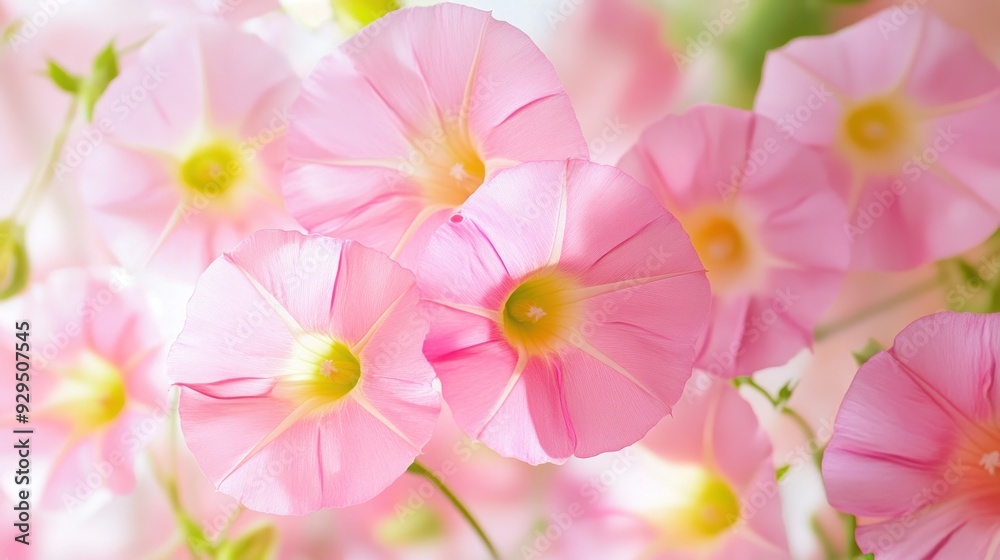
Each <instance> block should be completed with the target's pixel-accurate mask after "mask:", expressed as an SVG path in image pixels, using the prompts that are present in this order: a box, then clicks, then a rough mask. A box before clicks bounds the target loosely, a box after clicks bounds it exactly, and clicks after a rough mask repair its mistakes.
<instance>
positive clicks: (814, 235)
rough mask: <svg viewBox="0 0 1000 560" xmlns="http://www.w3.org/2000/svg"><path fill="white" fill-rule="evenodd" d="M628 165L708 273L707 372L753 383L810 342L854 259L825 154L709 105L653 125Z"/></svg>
mask: <svg viewBox="0 0 1000 560" xmlns="http://www.w3.org/2000/svg"><path fill="white" fill-rule="evenodd" d="M619 166H620V167H621V168H622V170H623V171H625V172H627V173H629V174H631V175H632V176H633V177H635V178H636V180H638V181H639V182H640V183H642V184H643V185H646V186H647V187H649V188H650V190H651V191H652V192H653V193H654V194H655V195H656V197H657V199H658V200H659V201H660V204H662V205H663V207H664V208H666V209H667V210H669V211H670V212H671V213H672V214H674V215H675V216H677V218H678V219H679V220H680V221H681V224H683V225H684V228H685V230H686V231H687V233H688V235H690V236H691V241H692V243H693V244H694V248H695V250H696V251H697V252H698V256H699V257H700V258H701V262H702V263H703V264H704V265H705V268H706V269H707V270H708V279H709V281H710V282H711V285H712V293H713V296H714V297H713V305H712V319H711V320H710V322H709V325H708V328H707V330H706V332H705V334H704V335H703V336H702V339H701V342H700V344H699V352H698V358H697V361H696V364H697V366H698V367H699V368H702V369H705V370H707V371H708V372H709V373H712V374H713V375H722V376H726V377H735V376H741V375H751V374H753V373H754V372H756V371H758V370H760V369H763V368H766V367H771V366H778V365H782V364H784V363H785V362H787V361H788V360H789V359H791V358H792V357H793V356H794V355H795V354H796V353H798V352H799V351H800V350H802V349H803V348H809V347H811V346H812V338H813V328H814V327H815V325H816V321H817V320H818V319H819V317H820V315H821V314H822V313H823V311H824V310H825V309H826V308H827V306H829V304H830V303H832V302H833V299H834V298H835V297H836V295H837V291H838V290H839V288H840V284H841V280H842V278H843V271H844V270H845V269H846V268H847V262H848V247H847V240H846V238H845V237H844V236H843V227H844V225H845V223H846V220H847V216H846V211H845V210H844V204H843V202H841V201H840V199H839V198H838V197H837V194H836V192H835V191H834V190H833V189H832V187H831V186H830V184H829V182H828V180H827V177H826V173H825V170H824V167H823V162H822V160H821V159H820V158H819V157H817V156H816V155H814V154H813V153H812V152H811V151H810V150H808V149H806V148H805V147H804V146H802V145H801V144H799V143H798V142H796V141H795V140H792V139H788V138H786V137H785V135H784V134H783V133H782V131H781V130H779V129H778V128H777V126H775V124H774V123H773V122H771V121H769V120H768V119H764V118H760V117H757V116H756V115H754V114H753V113H750V112H748V111H742V110H739V109H733V108H729V107H721V106H707V105H706V106H700V107H696V108H694V109H691V110H690V111H689V112H687V113H685V114H684V115H681V116H674V117H667V118H666V119H664V120H662V121H660V122H658V123H656V124H655V125H653V126H652V127H650V128H649V129H647V130H646V131H645V132H644V133H643V135H642V137H641V139H640V141H639V143H638V144H637V145H636V146H635V147H634V148H632V150H630V151H629V152H628V153H627V154H626V155H625V156H624V157H623V158H622V161H621V162H620V163H619Z"/></svg>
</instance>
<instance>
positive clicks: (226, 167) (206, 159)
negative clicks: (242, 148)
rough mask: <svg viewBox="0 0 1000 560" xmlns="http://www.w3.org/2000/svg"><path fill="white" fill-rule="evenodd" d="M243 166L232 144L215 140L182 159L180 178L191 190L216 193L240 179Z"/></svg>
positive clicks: (211, 194)
mask: <svg viewBox="0 0 1000 560" xmlns="http://www.w3.org/2000/svg"><path fill="white" fill-rule="evenodd" d="M243 167H244V164H243V160H242V158H240V155H239V153H238V151H237V149H236V147H235V146H233V145H232V144H230V143H229V142H225V141H214V142H211V143H208V144H205V145H203V146H201V147H199V148H197V149H195V150H194V151H193V152H191V154H190V155H188V156H187V158H186V159H185V160H184V161H183V162H182V163H181V180H182V181H183V183H184V186H186V187H187V188H188V189H189V190H190V191H191V193H192V194H200V195H205V196H209V197H219V196H223V195H225V194H226V193H227V192H229V190H230V187H232V186H233V185H234V184H235V183H236V182H237V181H239V180H240V178H241V177H242V176H243V173H244V169H243Z"/></svg>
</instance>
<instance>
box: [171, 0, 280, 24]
mask: <svg viewBox="0 0 1000 560" xmlns="http://www.w3.org/2000/svg"><path fill="white" fill-rule="evenodd" d="M153 8H154V11H156V13H157V14H159V15H163V16H165V17H167V18H176V19H178V20H181V19H193V18H196V17H198V16H211V17H219V18H223V19H225V20H226V21H229V22H232V23H240V22H242V21H245V20H248V19H250V18H255V17H257V16H261V15H264V14H266V13H268V12H273V11H276V10H278V9H280V8H281V2H279V0H153Z"/></svg>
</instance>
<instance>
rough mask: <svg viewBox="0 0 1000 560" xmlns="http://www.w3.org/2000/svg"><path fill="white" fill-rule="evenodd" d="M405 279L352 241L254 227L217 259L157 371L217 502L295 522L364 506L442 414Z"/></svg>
mask: <svg viewBox="0 0 1000 560" xmlns="http://www.w3.org/2000/svg"><path fill="white" fill-rule="evenodd" d="M417 303H418V294H417V288H416V284H415V282H414V278H413V274H412V273H411V272H410V271H408V270H406V269H404V268H402V267H401V266H399V265H398V264H396V263H395V262H393V261H391V260H390V259H389V258H388V257H386V256H385V255H384V254H382V253H379V252H378V251H375V250H373V249H369V248H367V247H363V246H361V245H358V244H357V243H355V242H351V241H341V240H338V239H332V238H328V237H322V236H318V235H314V236H305V235H302V234H300V233H296V232H283V231H276V230H264V231H260V232H257V233H255V234H254V235H253V236H251V237H250V238H248V239H247V240H246V241H244V242H242V243H241V244H240V245H239V246H238V247H237V248H236V249H234V250H233V251H231V252H229V253H225V254H224V255H223V256H222V257H220V258H219V259H217V260H216V261H215V262H214V263H212V265H211V266H209V268H208V270H206V271H205V273H204V274H203V275H202V277H201V278H200V279H199V281H198V285H197V286H196V288H195V292H194V295H193V296H192V298H191V301H190V303H189V304H188V310H187V322H186V323H185V325H184V329H183V331H182V332H181V334H180V336H179V337H178V339H177V342H176V343H175V344H174V346H173V347H172V348H171V351H170V355H169V356H168V360H167V367H168V374H169V375H170V379H171V381H172V382H173V383H175V384H176V385H179V386H180V387H181V388H182V390H181V400H180V416H181V427H182V429H183V430H184V436H185V440H186V441H187V444H188V447H189V448H190V449H191V451H192V453H193V454H194V456H195V459H196V460H197V461H198V464H199V466H200V467H201V469H202V471H204V473H205V475H206V476H207V477H208V478H209V479H210V480H211V481H212V483H213V484H214V485H215V486H216V488H218V489H219V490H220V491H222V492H224V493H225V494H228V495H230V496H233V497H234V498H236V499H238V500H239V501H240V502H241V503H243V504H244V505H246V506H247V507H248V508H250V509H254V510H257V511H263V512H267V513H277V514H284V515H301V514H304V513H309V512H311V511H315V510H317V509H319V508H323V507H343V506H348V505H353V504H356V503H360V502H363V501H365V500H368V499H370V498H372V497H373V496H375V495H376V494H378V493H379V492H381V491H382V490H384V489H385V488H386V487H387V486H389V484H390V483H392V481H393V480H395V479H396V478H398V477H399V476H400V475H401V474H402V473H403V472H404V471H405V470H406V468H407V467H408V466H409V465H410V464H411V463H412V462H413V459H414V458H415V457H416V456H417V455H418V454H419V453H420V449H421V447H422V446H423V445H424V443H426V442H427V440H428V439H429V438H430V435H431V431H432V430H433V427H434V424H435V421H436V419H437V417H438V411H439V408H438V407H439V404H438V403H439V396H438V393H437V391H436V390H435V389H434V388H433V387H432V385H431V381H432V380H433V379H434V372H433V370H432V369H431V367H430V365H429V364H428V363H427V361H426V359H425V358H424V356H423V354H422V353H421V345H422V343H423V340H424V335H425V333H426V330H427V323H426V321H425V320H424V319H423V318H422V316H421V315H420V314H419V312H418V309H417Z"/></svg>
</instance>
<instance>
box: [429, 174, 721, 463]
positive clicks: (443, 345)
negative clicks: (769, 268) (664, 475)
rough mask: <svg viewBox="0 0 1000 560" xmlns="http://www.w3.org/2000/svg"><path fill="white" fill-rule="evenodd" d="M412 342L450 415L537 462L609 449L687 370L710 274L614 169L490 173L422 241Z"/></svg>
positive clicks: (635, 432)
mask: <svg viewBox="0 0 1000 560" xmlns="http://www.w3.org/2000/svg"><path fill="white" fill-rule="evenodd" d="M419 271H420V272H419V274H418V284H419V285H420V289H421V291H422V293H423V294H424V297H425V298H426V299H427V300H429V301H428V303H427V304H426V305H427V313H428V314H429V316H430V321H431V330H430V333H429V335H428V338H427V342H426V343H425V344H424V352H425V354H426V355H427V357H428V359H429V360H430V362H431V364H432V365H433V366H434V369H435V371H436V372H437V374H438V377H439V378H440V379H441V384H442V389H443V392H444V397H445V399H446V401H447V402H448V404H449V407H450V408H451V410H452V412H453V414H454V417H455V420H456V421H457V423H458V424H459V426H460V427H461V428H462V429H463V430H464V431H465V432H466V433H467V434H469V435H470V436H472V437H473V438H474V439H477V440H480V441H482V442H483V443H485V444H486V445H488V446H489V447H491V448H493V449H494V450H496V451H497V452H499V453H500V454H502V455H504V456H508V457H516V458H518V459H521V460H523V461H526V462H529V463H533V464H537V463H542V462H563V461H565V460H566V459H567V458H569V457H570V456H572V455H576V456H580V457H590V456H593V455H597V454H599V453H603V452H605V451H611V450H616V449H621V448H622V447H624V446H626V445H629V444H631V443H634V442H635V441H636V440H638V439H639V438H641V437H642V436H643V435H644V434H645V433H646V432H647V431H648V430H649V429H650V428H651V427H652V426H653V425H654V424H655V423H656V422H658V421H659V420H660V419H661V418H663V417H664V416H665V415H666V414H668V413H669V412H670V408H671V407H672V406H673V404H674V403H675V402H676V401H677V399H678V398H679V397H680V395H681V392H682V391H683V388H684V382H685V381H686V380H687V379H688V377H689V376H690V375H691V371H692V361H693V358H694V344H695V341H696V339H697V337H698V336H699V334H700V332H701V330H702V329H703V328H704V324H705V320H706V317H707V312H708V305H709V290H708V282H707V280H706V279H705V273H704V270H703V269H702V266H701V263H700V262H699V261H698V257H697V255H696V254H695V252H694V249H693V248H692V247H691V242H690V240H689V239H688V236H687V235H686V234H685V233H684V230H683V228H682V227H681V225H680V223H678V221H677V220H676V219H674V217H673V216H671V215H670V214H669V213H668V212H667V211H666V210H664V209H663V208H661V207H660V206H659V205H658V204H657V203H656V200H655V199H654V198H653V196H652V195H651V194H650V193H649V191H648V190H646V189H645V188H643V187H642V186H641V185H639V184H637V183H636V182H635V181H634V180H632V179H631V178H629V177H628V176H627V175H625V174H624V173H622V172H621V171H619V170H618V169H615V168H613V167H607V166H602V165H598V164H594V163H589V162H585V161H582V160H568V161H558V162H556V161H552V162H532V163H526V164H522V165H520V166H518V167H516V168H514V169H512V170H509V171H506V172H504V173H502V174H499V175H497V177H496V178H494V179H492V180H491V181H489V182H488V183H487V184H486V185H484V186H483V187H482V188H480V189H479V190H478V191H477V192H476V193H475V194H474V195H473V196H471V197H470V198H469V200H468V202H467V203H466V204H465V205H464V206H463V208H462V210H461V212H460V213H458V214H455V215H453V216H452V217H451V218H450V220H449V221H448V222H446V223H445V224H444V225H443V226H442V227H441V228H440V229H438V230H437V231H436V232H435V233H434V235H433V236H432V238H431V241H430V243H429V244H428V246H427V249H426V251H425V252H424V256H423V258H422V260H421V264H420V268H419Z"/></svg>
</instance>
